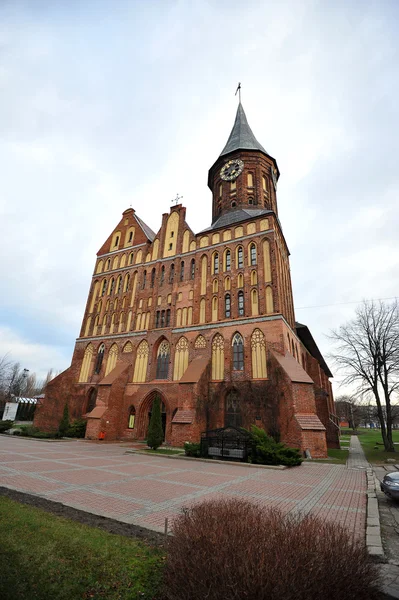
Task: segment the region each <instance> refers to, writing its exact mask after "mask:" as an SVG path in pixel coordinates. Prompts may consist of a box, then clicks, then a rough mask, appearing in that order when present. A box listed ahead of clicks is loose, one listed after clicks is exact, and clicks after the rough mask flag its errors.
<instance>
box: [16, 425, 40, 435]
mask: <svg viewBox="0 0 399 600" xmlns="http://www.w3.org/2000/svg"><path fill="white" fill-rule="evenodd" d="M19 430H20V434H19V435H24V436H25V435H28V436H29V437H33V436H34V435H35V434H37V433H39V430H38V428H37V427H34V426H33V425H20V426H19Z"/></svg>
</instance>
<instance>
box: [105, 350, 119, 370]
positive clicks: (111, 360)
mask: <svg viewBox="0 0 399 600" xmlns="http://www.w3.org/2000/svg"><path fill="white" fill-rule="evenodd" d="M117 358H118V346H117V345H116V344H113V345H112V346H111V349H110V351H109V353H108V360H107V366H106V368H105V377H106V376H107V375H108V373H111V371H112V370H113V369H114V368H115V365H116V361H117Z"/></svg>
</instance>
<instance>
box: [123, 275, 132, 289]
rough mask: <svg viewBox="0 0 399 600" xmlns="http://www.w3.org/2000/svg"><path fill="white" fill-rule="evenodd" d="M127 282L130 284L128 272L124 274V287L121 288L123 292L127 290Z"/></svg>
mask: <svg viewBox="0 0 399 600" xmlns="http://www.w3.org/2000/svg"><path fill="white" fill-rule="evenodd" d="M129 284H130V275H129V273H128V274H127V275H126V277H125V285H124V288H123V291H124V292H128V291H129Z"/></svg>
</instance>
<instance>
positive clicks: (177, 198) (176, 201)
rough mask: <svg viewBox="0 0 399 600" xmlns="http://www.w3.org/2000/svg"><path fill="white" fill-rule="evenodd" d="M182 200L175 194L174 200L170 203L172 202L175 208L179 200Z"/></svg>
mask: <svg viewBox="0 0 399 600" xmlns="http://www.w3.org/2000/svg"><path fill="white" fill-rule="evenodd" d="M182 198H183V196H179V194H176V198H174V199H173V200H172V202H174V203H175V205H176V206H177V205H178V203H179V200H181V199H182Z"/></svg>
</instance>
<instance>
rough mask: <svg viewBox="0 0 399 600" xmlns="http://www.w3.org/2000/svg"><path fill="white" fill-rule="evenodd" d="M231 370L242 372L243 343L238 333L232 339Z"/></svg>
mask: <svg viewBox="0 0 399 600" xmlns="http://www.w3.org/2000/svg"><path fill="white" fill-rule="evenodd" d="M232 345H233V369H234V371H243V369H244V342H243V340H242V337H241V335H240V334H239V333H236V334H235V336H234V337H233V344H232Z"/></svg>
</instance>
